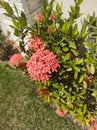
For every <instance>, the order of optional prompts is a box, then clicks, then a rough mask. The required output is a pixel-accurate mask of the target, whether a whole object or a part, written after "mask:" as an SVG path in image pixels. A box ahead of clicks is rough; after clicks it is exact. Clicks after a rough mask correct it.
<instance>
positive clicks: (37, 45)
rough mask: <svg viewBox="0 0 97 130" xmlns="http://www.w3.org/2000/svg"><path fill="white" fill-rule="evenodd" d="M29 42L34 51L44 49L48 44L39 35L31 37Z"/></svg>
mask: <svg viewBox="0 0 97 130" xmlns="http://www.w3.org/2000/svg"><path fill="white" fill-rule="evenodd" d="M28 43H29V48H30V50H34V51H40V50H44V48H45V46H46V45H45V44H44V43H43V41H42V39H41V38H39V37H37V36H34V38H32V39H30V40H29V42H28Z"/></svg>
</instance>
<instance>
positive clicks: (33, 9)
mask: <svg viewBox="0 0 97 130" xmlns="http://www.w3.org/2000/svg"><path fill="white" fill-rule="evenodd" d="M5 1H7V2H9V4H10V5H12V3H13V2H14V3H15V4H16V5H17V7H18V9H19V10H24V11H25V13H26V15H27V19H28V21H29V23H30V24H31V20H32V18H33V17H35V15H36V14H37V12H39V11H40V10H41V2H42V0H5ZM48 1H50V0H48ZM56 1H57V2H58V3H61V2H62V1H63V13H64V17H68V11H69V10H70V5H72V4H74V0H56ZM93 11H95V13H96V15H97V0H84V2H83V3H82V5H81V12H82V13H83V14H84V15H83V16H82V18H83V17H85V16H86V15H87V14H92V13H93ZM2 13H3V10H2V9H0V21H1V26H2V28H3V30H4V32H6V31H7V30H8V31H10V27H9V25H10V20H9V19H8V18H7V17H5V16H4V15H2ZM11 33H12V36H11V38H12V39H13V38H14V36H13V32H12V30H11Z"/></svg>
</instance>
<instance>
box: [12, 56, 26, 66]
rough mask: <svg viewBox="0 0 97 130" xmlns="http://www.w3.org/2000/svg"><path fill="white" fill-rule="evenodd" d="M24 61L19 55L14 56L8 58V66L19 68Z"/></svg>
mask: <svg viewBox="0 0 97 130" xmlns="http://www.w3.org/2000/svg"><path fill="white" fill-rule="evenodd" d="M23 60H24V57H23V56H22V55H21V54H14V55H12V57H11V58H10V64H11V65H14V66H19V65H20V63H21V62H22V61H23Z"/></svg>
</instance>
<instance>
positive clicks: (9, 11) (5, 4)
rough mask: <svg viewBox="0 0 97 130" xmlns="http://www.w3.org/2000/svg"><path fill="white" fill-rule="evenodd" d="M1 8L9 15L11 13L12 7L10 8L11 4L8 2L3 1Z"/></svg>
mask: <svg viewBox="0 0 97 130" xmlns="http://www.w3.org/2000/svg"><path fill="white" fill-rule="evenodd" d="M3 8H4V9H5V10H6V11H7V13H8V14H9V15H10V16H11V15H13V13H14V12H13V9H12V8H11V6H10V5H9V3H7V2H5V1H3Z"/></svg>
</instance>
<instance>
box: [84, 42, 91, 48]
mask: <svg viewBox="0 0 97 130" xmlns="http://www.w3.org/2000/svg"><path fill="white" fill-rule="evenodd" d="M83 44H84V45H85V47H86V48H88V49H92V47H93V46H92V44H91V43H90V42H84V43H83Z"/></svg>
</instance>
